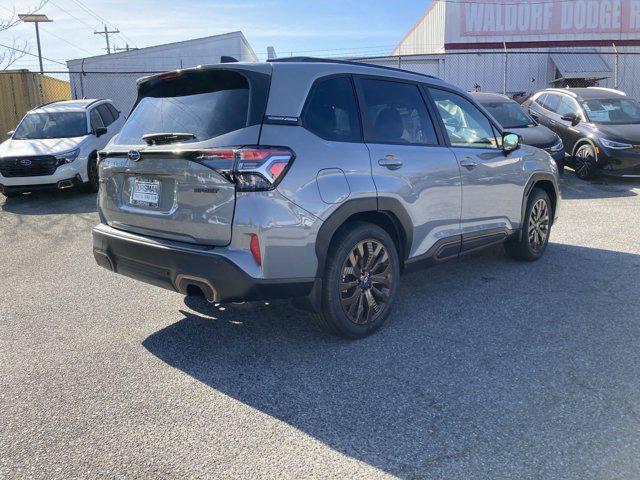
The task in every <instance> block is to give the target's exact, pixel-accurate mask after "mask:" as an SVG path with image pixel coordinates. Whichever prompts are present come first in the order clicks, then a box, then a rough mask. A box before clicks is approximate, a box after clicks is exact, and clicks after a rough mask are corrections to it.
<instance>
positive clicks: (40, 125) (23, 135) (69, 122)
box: [12, 112, 88, 140]
mask: <svg viewBox="0 0 640 480" xmlns="http://www.w3.org/2000/svg"><path fill="white" fill-rule="evenodd" d="M87 133H88V132H87V117H86V116H85V113H84V112H44V113H28V114H27V115H25V117H24V118H23V119H22V122H20V125H18V128H16V131H15V133H14V134H13V137H12V138H13V139H14V140H27V139H42V138H71V137H82V136H84V135H87Z"/></svg>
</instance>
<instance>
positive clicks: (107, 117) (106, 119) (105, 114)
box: [96, 104, 115, 127]
mask: <svg viewBox="0 0 640 480" xmlns="http://www.w3.org/2000/svg"><path fill="white" fill-rule="evenodd" d="M96 110H98V112H99V113H100V116H101V117H102V121H103V123H104V126H105V127H108V126H109V125H111V124H112V123H113V121H114V120H115V118H114V117H113V114H112V113H111V110H109V108H108V107H107V105H106V104H102V105H98V106H97V107H96Z"/></svg>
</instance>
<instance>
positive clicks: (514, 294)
mask: <svg viewBox="0 0 640 480" xmlns="http://www.w3.org/2000/svg"><path fill="white" fill-rule="evenodd" d="M562 189H563V195H564V203H563V210H562V212H561V219H560V222H559V223H558V224H557V225H556V226H555V228H554V230H553V232H552V237H551V241H552V243H551V244H550V245H549V249H548V250H547V254H546V256H545V257H544V258H543V259H542V260H541V261H540V262H537V263H534V264H520V263H516V262H513V261H511V260H509V259H508V258H507V257H506V255H505V254H504V253H503V252H502V249H501V248H494V249H491V250H489V251H486V252H483V253H480V254H475V255H473V256H470V257H466V258H464V259H462V260H459V261H454V262H451V263H448V264H445V265H442V266H439V267H435V268H432V269H429V270H425V271H421V272H416V273H412V274H410V275H407V276H405V277H404V278H403V282H402V291H401V295H400V298H399V303H398V304H397V306H396V309H395V312H394V314H393V315H392V317H391V321H390V323H389V325H388V326H387V327H386V328H385V329H383V330H382V331H381V332H380V333H379V334H377V335H375V336H373V337H371V338H368V339H366V340H363V341H358V342H348V341H344V340H340V339H336V338H333V337H330V336H327V335H325V334H323V333H322V332H320V331H318V329H317V328H316V327H315V326H314V324H313V323H312V322H311V321H310V319H309V318H308V317H307V316H306V314H304V313H302V312H299V311H297V310H295V309H294V308H293V307H290V306H289V304H288V303H286V302H280V303H272V304H270V305H266V304H262V305H256V304H253V305H228V306H225V307H222V308H219V309H213V308H210V307H208V306H207V305H205V304H203V302H200V301H198V300H197V299H191V298H187V299H185V298H184V297H182V296H180V295H178V294H174V293H171V292H167V291H164V290H161V289H158V288H155V287H152V286H148V285H144V284H142V283H138V282H135V281H133V280H130V279H127V278H124V277H121V276H117V275H114V274H111V273H109V272H107V271H106V270H102V269H100V268H99V267H97V266H96V265H95V264H94V260H93V257H92V254H91V227H92V226H93V225H95V224H96V223H97V214H96V211H95V197H94V196H92V195H89V194H85V193H81V192H69V191H65V192H59V193H38V194H34V195H32V196H25V197H23V198H18V199H10V200H6V201H5V200H4V199H3V200H0V267H1V270H0V285H1V287H0V478H32V477H33V478H87V477H104V478H112V477H116V478H123V477H127V478H149V477H161V478H185V477H188V478H200V477H219V478H220V477H223V478H229V477H234V478H240V477H242V478H273V477H288V478H303V477H304V478H307V477H315V478H329V477H332V478H356V477H359V478H377V477H380V478H382V477H393V476H397V477H401V478H447V479H462V478H473V479H479V478H483V479H484V478H487V479H489V478H490V479H503V478H504V479H528V478H541V479H555V478H558V479H580V480H585V479H592V478H594V479H595V478H597V479H632V478H640V348H639V346H640V300H639V295H638V292H639V291H640V221H639V220H640V182H629V181H625V182H622V181H598V182H592V183H584V182H580V181H579V180H577V179H575V177H573V175H572V173H571V172H568V173H567V175H566V178H565V179H564V180H563V182H562Z"/></svg>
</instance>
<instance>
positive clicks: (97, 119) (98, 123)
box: [89, 108, 104, 131]
mask: <svg viewBox="0 0 640 480" xmlns="http://www.w3.org/2000/svg"><path fill="white" fill-rule="evenodd" d="M89 120H91V130H94V131H95V129H96V128H102V127H104V122H103V121H102V117H101V116H100V114H99V113H98V109H97V108H94V109H92V110H91V113H90V114H89Z"/></svg>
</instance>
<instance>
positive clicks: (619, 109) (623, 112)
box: [582, 98, 640, 125]
mask: <svg viewBox="0 0 640 480" xmlns="http://www.w3.org/2000/svg"><path fill="white" fill-rule="evenodd" d="M582 106H583V107H584V111H585V112H586V113H587V116H588V117H589V120H590V121H591V122H593V123H600V124H603V125H623V124H629V123H640V105H638V102H636V101H635V100H630V99H628V98H606V99H599V100H587V101H586V102H584V103H583V104H582Z"/></svg>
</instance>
